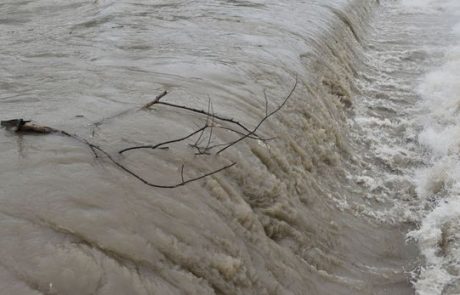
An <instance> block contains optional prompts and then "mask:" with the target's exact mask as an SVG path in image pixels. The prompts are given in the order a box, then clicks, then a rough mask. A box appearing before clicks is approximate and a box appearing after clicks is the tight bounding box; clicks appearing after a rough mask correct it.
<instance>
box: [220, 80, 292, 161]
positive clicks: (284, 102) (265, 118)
mask: <svg viewBox="0 0 460 295" xmlns="http://www.w3.org/2000/svg"><path fill="white" fill-rule="evenodd" d="M297 84H298V78H297V76H296V79H295V83H294V87H292V89H291V91H290V92H289V94H288V96H286V98H285V99H284V101H283V102H282V103H281V104H280V105H279V106H278V107H277V108H276V109H274V110H273V111H271V112H270V113H268V111H267V110H266V115H265V117H264V118H262V120H260V122H259V124H257V126H256V127H255V128H254V129H253V130H251V131H249V132H248V133H247V134H245V135H243V136H241V137H240V138H238V139H237V140H235V141H233V142H231V143H229V144H227V145H226V146H225V147H223V148H222V149H220V150H219V151H217V153H216V154H217V155H219V154H220V153H222V152H224V151H225V150H227V149H228V148H230V147H232V146H234V145H235V144H237V143H239V142H240V141H242V140H244V139H246V138H248V137H249V136H251V135H254V133H255V132H256V131H257V130H258V129H259V127H260V126H261V125H262V124H263V123H264V122H265V121H266V120H267V119H268V118H270V117H271V116H273V115H274V114H275V113H277V112H278V111H279V110H281V109H282V108H283V107H284V105H285V104H286V103H287V101H288V100H289V98H291V96H292V94H294V91H295V89H296V88H297ZM266 108H268V104H266Z"/></svg>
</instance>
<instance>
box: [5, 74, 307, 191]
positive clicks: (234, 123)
mask: <svg viewBox="0 0 460 295" xmlns="http://www.w3.org/2000/svg"><path fill="white" fill-rule="evenodd" d="M297 84H298V79H297V78H296V80H295V84H294V86H293V87H292V88H291V90H290V92H289V94H288V95H287V96H286V97H285V98H284V99H283V101H282V103H281V104H280V105H278V107H276V108H275V109H274V110H272V111H269V108H268V99H267V95H266V93H265V92H264V97H265V116H264V117H263V118H262V119H260V120H259V122H258V124H257V125H256V126H255V127H254V128H249V127H247V126H245V125H244V124H242V123H241V122H239V121H238V120H235V119H233V118H228V117H225V116H222V115H219V114H216V113H215V112H214V108H213V105H212V102H211V99H209V101H208V107H207V109H206V110H204V109H197V108H192V107H188V106H184V105H179V104H174V103H170V102H164V101H162V98H164V97H165V96H166V95H167V92H166V91H164V92H162V93H161V94H160V95H158V96H156V97H155V99H154V100H152V101H151V102H149V103H147V104H145V105H144V106H142V107H141V108H140V109H130V110H126V111H123V112H121V113H118V114H115V115H113V116H110V117H108V118H104V119H103V120H101V121H98V122H95V123H93V127H99V126H101V125H103V124H105V123H107V122H108V121H109V120H113V119H116V118H119V117H121V116H125V115H129V114H131V113H133V112H137V111H139V110H149V109H151V108H152V107H154V106H166V107H170V108H176V109H180V110H185V111H188V112H192V113H196V114H199V115H202V116H205V123H204V125H203V126H201V127H200V128H198V129H196V130H194V131H192V132H190V133H189V134H186V135H184V136H182V137H179V138H176V139H172V140H168V141H164V142H159V143H156V144H147V145H139V146H131V147H127V148H124V149H122V150H120V151H119V152H118V153H119V154H124V153H127V152H132V151H135V150H141V149H150V150H156V149H169V147H168V145H170V144H173V143H179V142H185V141H187V140H189V139H191V138H195V141H194V143H191V144H188V146H189V147H191V148H193V149H195V151H196V152H195V155H200V156H210V155H220V154H221V153H223V152H224V151H226V150H228V149H229V148H231V147H233V146H235V145H236V144H238V143H240V142H241V141H243V140H246V139H249V140H259V141H262V142H267V141H269V140H272V139H273V138H264V137H261V136H259V135H258V134H257V131H258V130H259V128H260V127H261V126H262V124H263V123H264V122H265V121H266V120H267V119H269V118H270V117H271V116H273V115H274V114H276V113H277V112H279V111H280V110H281V109H282V108H283V107H284V106H285V105H286V103H287V101H288V100H289V99H290V98H291V97H292V95H293V94H294V91H295V89H296V88H297ZM224 124H225V125H224ZM1 125H2V127H5V128H7V129H10V130H12V129H14V132H16V133H35V134H50V133H56V134H61V135H63V136H67V137H70V138H73V139H75V140H77V141H79V142H81V143H83V144H85V145H87V146H88V147H89V148H90V149H91V151H92V152H93V154H94V156H95V157H96V158H99V155H100V154H102V155H103V156H105V157H106V158H107V159H108V160H109V161H110V162H112V163H113V164H114V165H115V166H117V167H118V168H119V169H121V170H123V171H124V172H126V173H128V174H129V175H131V176H132V177H134V178H136V179H138V180H139V181H141V182H143V183H144V184H146V185H148V186H151V187H157V188H167V189H172V188H177V187H181V186H184V185H186V184H189V183H191V182H194V181H197V180H200V179H203V178H206V177H208V176H211V175H214V174H217V173H219V172H222V171H224V170H226V169H229V168H231V167H233V166H235V165H236V163H235V162H232V163H230V164H227V165H224V166H222V167H220V168H218V169H216V170H212V171H209V172H205V173H203V174H201V175H198V176H196V177H192V178H186V177H185V176H184V170H185V165H184V164H182V165H181V169H180V180H179V181H178V182H176V183H174V184H171V185H163V184H156V183H152V182H150V181H148V180H146V179H145V178H144V177H142V176H141V175H139V174H137V173H136V172H134V171H132V170H131V169H129V168H128V167H127V166H126V165H125V164H123V163H121V162H120V161H119V160H117V159H115V157H114V156H112V155H111V154H110V153H109V152H107V151H106V150H104V149H103V148H101V147H100V146H98V145H95V144H93V143H91V142H90V141H88V140H87V139H84V138H82V137H80V136H78V135H76V134H70V133H68V132H66V131H64V130H59V129H55V128H51V127H47V126H42V125H38V124H34V123H31V122H30V121H25V120H23V119H13V120H8V121H2V122H1ZM215 129H223V130H226V131H230V132H232V133H234V134H236V135H238V138H237V139H235V140H234V141H231V142H228V143H220V144H212V142H213V141H212V140H213V136H214V130H215ZM93 132H94V130H93Z"/></svg>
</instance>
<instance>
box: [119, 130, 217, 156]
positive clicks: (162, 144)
mask: <svg viewBox="0 0 460 295" xmlns="http://www.w3.org/2000/svg"><path fill="white" fill-rule="evenodd" d="M208 127H209V126H208V125H204V126H203V127H201V128H200V129H198V130H195V131H193V132H192V133H190V134H188V135H186V136H184V137H181V138H178V139H173V140H168V141H164V142H160V143H158V144H155V145H140V146H133V147H129V148H125V149H122V150H120V151H119V152H118V153H119V154H123V153H125V152H127V151H132V150H139V149H152V150H154V149H158V148H161V147H162V146H164V145H167V144H171V143H175V142H180V141H183V140H186V139H189V138H190V137H192V136H194V135H196V134H198V133H200V132H202V131H203V130H205V129H206V128H208Z"/></svg>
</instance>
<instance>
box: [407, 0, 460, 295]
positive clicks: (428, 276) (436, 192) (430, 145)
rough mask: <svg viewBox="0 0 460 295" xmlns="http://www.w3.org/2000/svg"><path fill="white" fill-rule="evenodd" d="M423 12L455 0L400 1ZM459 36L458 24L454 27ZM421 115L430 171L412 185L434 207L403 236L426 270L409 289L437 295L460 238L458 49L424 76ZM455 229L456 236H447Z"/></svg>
mask: <svg viewBox="0 0 460 295" xmlns="http://www.w3.org/2000/svg"><path fill="white" fill-rule="evenodd" d="M403 3H404V4H405V5H407V6H411V7H418V8H421V7H422V8H424V9H429V8H431V9H433V8H434V9H458V11H459V12H460V1H458V0H455V1H431V0H405V1H403ZM453 32H454V34H457V35H458V36H459V41H460V24H458V25H456V26H455V27H454V28H453ZM417 90H418V93H419V94H420V96H421V97H422V99H423V101H422V105H421V106H422V108H423V109H424V110H425V114H424V115H423V116H422V117H421V118H420V124H421V125H422V126H423V130H422V132H421V133H420V134H419V137H418V140H419V143H420V144H421V145H423V146H424V147H425V148H426V149H427V150H428V151H429V155H430V157H431V163H432V164H431V166H430V167H427V168H423V169H419V170H418V171H416V172H415V176H414V179H415V180H414V182H415V184H416V191H417V194H418V196H419V197H420V198H421V199H422V201H424V202H423V204H424V205H425V208H424V209H428V208H430V207H431V208H434V209H433V210H432V211H431V212H428V213H427V214H426V216H425V217H424V218H423V220H422V221H421V226H420V228H419V229H418V230H415V231H412V232H410V233H409V234H408V237H409V238H411V239H414V240H416V241H417V243H418V245H419V248H420V251H421V253H422V255H423V256H424V258H425V260H426V265H425V267H423V268H422V269H421V270H420V273H419V275H418V277H417V278H416V282H414V286H415V288H416V290H417V294H419V295H434V294H442V292H443V290H444V289H445V288H446V286H447V285H448V284H449V283H451V282H453V281H454V280H455V279H457V277H456V276H455V272H454V271H453V270H458V269H460V261H459V260H458V258H456V257H458V256H459V253H458V251H459V250H457V249H460V239H456V238H452V237H455V236H457V235H458V236H460V232H457V229H460V224H459V223H460V46H456V47H451V48H447V49H446V55H445V62H444V64H443V65H442V66H441V67H440V68H438V69H436V70H435V71H433V72H431V73H429V74H427V75H426V76H425V77H424V78H423V80H422V81H421V83H420V85H419V87H418V89H417ZM452 229H454V232H455V234H454V235H452V233H451V232H449V230H450V231H452Z"/></svg>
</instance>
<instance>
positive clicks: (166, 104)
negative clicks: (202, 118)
mask: <svg viewBox="0 0 460 295" xmlns="http://www.w3.org/2000/svg"><path fill="white" fill-rule="evenodd" d="M161 98H162V97H160V98H155V99H154V100H153V101H151V102H149V103H147V104H145V106H144V107H143V109H148V108H150V107H152V106H154V105H156V104H161V105H165V106H169V107H173V108H178V109H183V110H187V111H190V112H194V113H198V114H202V115H206V116H210V117H212V118H215V119H218V120H220V121H225V122H229V123H232V124H235V125H237V126H239V127H241V128H243V129H244V130H245V131H247V132H250V131H251V130H249V128H248V127H246V126H244V125H243V124H242V123H240V122H239V121H237V120H235V119H233V118H227V117H224V116H221V115H217V114H214V113H210V112H209V111H205V110H203V109H195V108H192V107H187V106H183V105H178V104H174V103H170V102H164V101H161Z"/></svg>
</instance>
